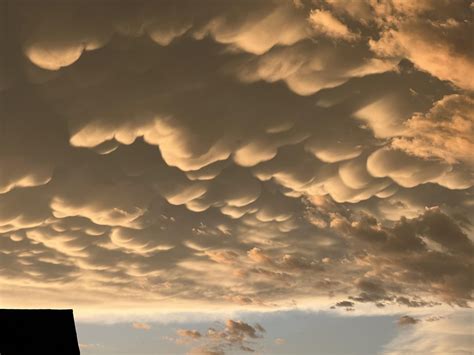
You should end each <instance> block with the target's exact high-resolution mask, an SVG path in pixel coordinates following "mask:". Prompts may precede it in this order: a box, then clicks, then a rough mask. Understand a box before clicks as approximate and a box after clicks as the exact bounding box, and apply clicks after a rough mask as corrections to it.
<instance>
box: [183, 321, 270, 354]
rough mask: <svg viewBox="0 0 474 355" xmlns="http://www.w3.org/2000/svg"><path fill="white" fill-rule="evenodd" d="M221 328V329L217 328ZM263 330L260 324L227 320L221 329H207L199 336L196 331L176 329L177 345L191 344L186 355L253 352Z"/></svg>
mask: <svg viewBox="0 0 474 355" xmlns="http://www.w3.org/2000/svg"><path fill="white" fill-rule="evenodd" d="M219 328H222V327H219ZM264 333H265V329H264V328H263V327H262V326H261V325H260V324H255V325H254V326H252V325H250V324H247V323H245V322H243V321H241V320H237V321H234V320H232V319H228V320H227V321H226V322H225V325H224V326H223V329H215V328H209V329H208V330H207V332H206V333H204V334H201V333H200V332H199V331H197V330H194V329H193V330H190V329H178V331H177V335H178V337H179V338H178V339H177V342H178V343H184V344H191V345H192V346H193V347H192V348H191V349H190V350H189V352H188V354H193V355H198V354H200V355H211V354H225V353H226V352H227V351H233V350H234V351H235V350H237V351H240V352H255V347H256V346H258V344H257V343H256V341H258V340H259V339H261V338H262V337H263V334H264Z"/></svg>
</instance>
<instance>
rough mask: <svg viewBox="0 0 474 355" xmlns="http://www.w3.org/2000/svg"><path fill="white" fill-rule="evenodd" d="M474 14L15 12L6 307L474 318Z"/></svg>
mask: <svg viewBox="0 0 474 355" xmlns="http://www.w3.org/2000/svg"><path fill="white" fill-rule="evenodd" d="M473 9H474V5H473V4H472V3H471V1H469V0H466V1H463V0H459V1H457V0H452V1H444V0H417V1H415V0H413V1H409V0H387V1H375V0H365V1H363V0H360V1H352V2H349V3H347V2H345V1H342V0H325V1H323V0H314V1H303V0H294V1H283V0H282V1H273V0H264V1H257V0H252V1H235V2H226V1H217V0H206V1H185V0H183V1H179V2H176V1H156V2H152V1H120V2H118V1H117V2H113V1H23V0H18V1H10V2H7V1H2V2H1V11H0V13H1V14H2V18H1V19H0V22H2V23H5V24H6V25H4V26H2V29H1V30H0V31H2V32H0V33H1V38H0V41H1V46H0V48H1V49H0V55H1V57H0V59H1V63H0V64H1V65H0V96H1V105H2V106H1V111H0V117H1V122H0V123H1V125H0V141H1V143H0V301H1V304H2V306H9V307H28V306H35V307H36V306H43V307H51V306H54V307H58V306H59V307H62V306H71V307H74V308H76V309H96V308H100V309H101V310H106V309H110V310H117V309H124V308H127V309H128V310H130V309H152V310H156V309H161V310H163V309H194V308H199V309H200V310H202V309H211V308H214V307H224V308H225V307H242V308H245V309H251V308H252V307H257V308H259V309H262V308H264V309H277V308H282V307H292V306H294V305H300V304H312V305H316V306H317V305H321V307H325V308H326V309H327V308H328V307H330V306H332V307H333V308H334V309H339V310H353V309H356V310H357V309H358V307H360V306H363V307H367V305H371V306H373V307H374V309H382V308H384V309H389V308H390V307H395V306H397V307H398V306H400V307H405V308H407V309H408V308H412V309H415V308H416V309H420V308H423V309H424V308H429V307H434V306H439V305H452V306H454V307H469V305H470V304H471V302H472V297H473V287H474V285H473V279H472V272H473V262H474V259H473V255H474V254H473V252H474V245H473V240H474V239H473V238H474V233H473V227H472V217H473V216H474V213H473V212H474V196H473V192H474V190H473V189H472V186H473V185H474V155H473V153H472V152H473V151H474V96H473V90H474V75H473V74H474V57H473V53H474V49H473V23H472V16H473V13H472V12H473ZM404 321H407V320H406V319H405V320H404ZM229 322H230V321H229ZM415 323H416V321H415ZM414 326H415V327H416V326H418V325H417V324H414ZM242 327H243V325H242V324H240V323H235V324H234V323H227V325H226V328H225V329H224V330H219V331H216V332H223V333H225V334H226V336H225V337H224V338H226V339H232V344H234V340H235V337H234V335H235V334H234V333H233V332H234V330H235V329H237V328H238V329H240V330H239V332H240V331H243V332H244V333H245V336H249V337H250V338H253V336H252V334H253V335H255V333H252V334H250V333H248V332H250V331H251V330H249V328H245V329H244V330H242V329H241V328H242ZM250 327H251V329H253V331H255V329H257V331H259V332H261V330H260V329H258V328H253V326H250ZM420 332H421V331H420ZM244 333H242V334H244ZM219 334H220V333H219ZM236 334H237V333H236ZM239 334H240V333H239ZM249 334H250V335H249ZM413 334H415V335H413V337H415V336H418V333H413ZM420 334H421V333H420ZM214 335H216V333H212V336H211V335H209V336H208V338H205V337H204V335H203V334H200V338H201V340H202V341H204V345H203V346H207V342H208V341H210V342H212V341H213V340H212V339H213V338H212V337H213V336H214ZM180 336H182V337H184V338H189V337H193V336H195V334H194V335H193V334H191V333H189V334H188V333H185V330H183V332H182V334H180ZM216 336H217V335H216ZM235 336H237V340H235V341H236V342H237V344H238V346H239V347H246V346H247V345H246V344H245V343H244V342H242V341H241V337H240V335H235ZM242 336H243V335H242ZM258 336H259V335H258ZM255 337H257V335H255ZM407 342H408V340H406V341H404V342H402V341H401V340H400V341H398V340H397V341H396V342H394V343H393V344H392V345H393V346H398V345H400V344H401V345H400V346H402V345H403V346H408V345H409V344H408V343H407ZM397 344H398V345H397ZM407 344H408V345H407ZM201 345H202V344H201ZM211 345H212V344H211ZM392 345H390V346H392ZM212 346H214V345H212ZM212 346H211V348H212ZM389 350H390V351H392V350H393V349H392V347H390V349H389ZM397 351H399V350H393V353H398V352H397Z"/></svg>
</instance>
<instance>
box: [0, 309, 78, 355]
mask: <svg viewBox="0 0 474 355" xmlns="http://www.w3.org/2000/svg"><path fill="white" fill-rule="evenodd" d="M34 354H45V355H46V354H48V355H59V354H61V355H76V354H80V351H79V345H78V342H77V335H76V327H75V325H74V315H73V313H72V310H71V309H67V310H50V309H38V310H30V309H0V355H34Z"/></svg>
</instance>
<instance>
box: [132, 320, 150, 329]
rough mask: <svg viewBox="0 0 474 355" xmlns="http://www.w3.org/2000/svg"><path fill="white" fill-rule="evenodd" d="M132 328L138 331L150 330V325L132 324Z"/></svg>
mask: <svg viewBox="0 0 474 355" xmlns="http://www.w3.org/2000/svg"><path fill="white" fill-rule="evenodd" d="M132 326H133V328H135V329H140V330H150V329H151V325H150V324H148V323H142V322H133V323H132Z"/></svg>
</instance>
